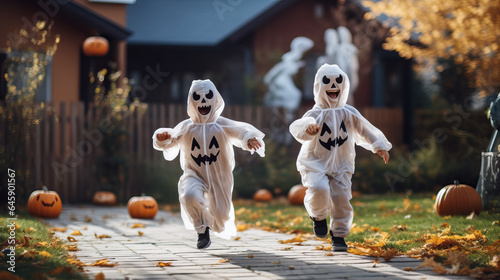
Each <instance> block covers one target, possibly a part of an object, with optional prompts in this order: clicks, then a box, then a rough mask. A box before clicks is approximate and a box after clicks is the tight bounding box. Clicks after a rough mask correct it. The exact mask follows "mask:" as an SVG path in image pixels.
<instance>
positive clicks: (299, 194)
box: [288, 185, 307, 205]
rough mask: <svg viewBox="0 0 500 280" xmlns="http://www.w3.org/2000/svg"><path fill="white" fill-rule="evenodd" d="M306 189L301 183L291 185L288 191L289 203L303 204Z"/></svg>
mask: <svg viewBox="0 0 500 280" xmlns="http://www.w3.org/2000/svg"><path fill="white" fill-rule="evenodd" d="M306 190H307V188H306V187H304V186H302V185H295V186H293V187H292V188H291V189H290V191H288V202H289V203H290V204H291V205H303V204H304V197H305V196H306Z"/></svg>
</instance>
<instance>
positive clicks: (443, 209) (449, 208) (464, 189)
mask: <svg viewBox="0 0 500 280" xmlns="http://www.w3.org/2000/svg"><path fill="white" fill-rule="evenodd" d="M434 209H435V210H436V213H437V214H438V215H439V216H449V215H469V214H470V213H472V212H474V213H475V214H476V215H479V213H481V209H482V202H481V197H480V196H479V193H478V192H477V191H476V190H475V189H474V188H472V187H470V186H468V185H462V184H459V183H458V181H456V180H455V182H454V184H453V185H448V186H445V187H444V188H442V189H441V190H440V191H439V192H438V194H437V197H436V202H435V204H434Z"/></svg>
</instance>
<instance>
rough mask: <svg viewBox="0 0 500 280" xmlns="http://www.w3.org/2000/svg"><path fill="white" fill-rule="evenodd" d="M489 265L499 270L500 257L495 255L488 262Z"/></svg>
mask: <svg viewBox="0 0 500 280" xmlns="http://www.w3.org/2000/svg"><path fill="white" fill-rule="evenodd" d="M490 265H491V266H492V267H496V268H500V256H499V255H495V256H493V258H492V259H491V260H490Z"/></svg>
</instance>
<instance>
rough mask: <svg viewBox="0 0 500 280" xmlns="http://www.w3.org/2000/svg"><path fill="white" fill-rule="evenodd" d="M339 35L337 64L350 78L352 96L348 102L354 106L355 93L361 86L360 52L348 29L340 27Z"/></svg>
mask: <svg viewBox="0 0 500 280" xmlns="http://www.w3.org/2000/svg"><path fill="white" fill-rule="evenodd" d="M337 33H338V38H339V44H338V46H337V51H336V53H335V55H336V59H335V63H336V64H338V66H339V67H340V68H341V69H343V70H344V71H345V73H346V74H347V75H348V76H349V78H350V82H351V85H350V96H349V98H348V101H347V102H348V103H349V104H351V105H354V98H353V96H354V95H353V93H354V92H355V91H356V89H357V88H358V84H359V77H358V75H359V74H358V71H359V60H358V53H359V51H358V48H357V47H356V46H355V45H354V44H353V43H352V35H351V32H350V31H349V29H347V27H345V26H339V27H338V28H337Z"/></svg>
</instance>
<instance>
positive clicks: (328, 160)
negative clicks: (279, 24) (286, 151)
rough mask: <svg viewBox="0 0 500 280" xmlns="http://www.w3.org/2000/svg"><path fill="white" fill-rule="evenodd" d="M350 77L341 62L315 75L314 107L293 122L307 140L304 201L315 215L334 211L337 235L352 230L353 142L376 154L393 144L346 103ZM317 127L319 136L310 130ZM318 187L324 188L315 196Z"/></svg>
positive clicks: (302, 162)
mask: <svg viewBox="0 0 500 280" xmlns="http://www.w3.org/2000/svg"><path fill="white" fill-rule="evenodd" d="M348 96H349V78H348V76H347V75H346V73H344V71H342V70H341V69H340V68H339V66H337V65H329V64H324V65H323V66H321V67H320V68H319V70H318V71H317V73H316V76H315V78H314V101H315V103H316V104H315V105H314V107H313V108H312V109H310V110H309V111H307V112H306V113H305V114H304V116H303V117H302V118H300V119H298V120H296V121H294V122H293V123H292V124H291V125H290V133H291V134H292V135H293V136H294V137H295V139H296V140H297V141H299V142H300V143H302V147H301V149H300V152H299V155H298V158H297V169H298V171H299V172H300V174H301V177H302V183H303V185H304V186H305V187H307V188H308V190H307V192H306V196H305V198H304V205H305V207H306V209H307V211H308V213H309V215H310V216H311V217H315V218H317V219H318V220H323V219H326V217H327V215H328V211H333V212H332V214H331V218H332V219H331V226H330V228H331V229H332V231H333V233H334V236H341V237H343V236H345V235H347V234H349V231H350V226H351V223H352V214H353V212H352V207H351V205H350V204H349V200H350V199H351V181H350V179H351V176H352V174H353V173H354V160H355V155H356V152H355V149H354V148H355V147H354V144H357V145H360V146H362V147H363V148H365V149H367V150H370V151H372V152H373V153H376V152H378V151H382V150H384V151H388V150H390V149H391V147H392V145H391V143H390V142H389V141H387V139H386V137H385V136H384V134H383V133H382V132H381V131H380V130H379V129H377V128H376V127H375V126H373V125H372V124H371V123H370V122H368V120H366V119H365V118H364V117H363V116H362V115H361V114H360V113H359V112H358V110H356V109H355V108H354V107H352V106H350V105H347V104H346V102H347V98H348ZM310 125H316V127H317V130H316V133H315V134H312V135H311V134H308V133H307V132H306V130H307V128H308V127H309V126H310ZM318 191H322V192H324V195H323V193H321V194H320V195H316V194H317V193H318Z"/></svg>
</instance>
